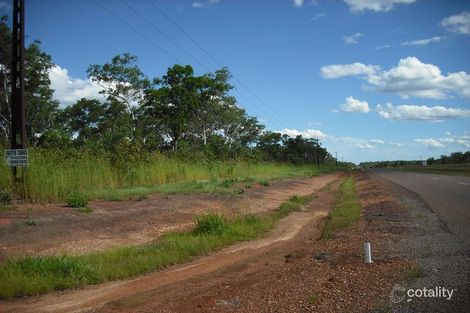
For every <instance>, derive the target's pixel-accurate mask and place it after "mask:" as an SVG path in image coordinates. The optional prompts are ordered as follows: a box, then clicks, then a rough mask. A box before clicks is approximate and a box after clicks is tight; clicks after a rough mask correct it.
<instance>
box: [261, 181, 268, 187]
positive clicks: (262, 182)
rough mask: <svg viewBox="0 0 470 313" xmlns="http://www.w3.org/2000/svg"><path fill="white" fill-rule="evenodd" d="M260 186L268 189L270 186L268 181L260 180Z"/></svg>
mask: <svg viewBox="0 0 470 313" xmlns="http://www.w3.org/2000/svg"><path fill="white" fill-rule="evenodd" d="M259 184H260V185H261V186H266V187H267V186H269V182H268V181H267V180H260V181H259Z"/></svg>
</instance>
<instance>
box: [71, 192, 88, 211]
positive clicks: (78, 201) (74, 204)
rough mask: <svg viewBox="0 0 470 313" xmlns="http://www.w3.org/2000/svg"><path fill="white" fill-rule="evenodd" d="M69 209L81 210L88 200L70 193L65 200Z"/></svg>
mask: <svg viewBox="0 0 470 313" xmlns="http://www.w3.org/2000/svg"><path fill="white" fill-rule="evenodd" d="M65 201H66V202H67V205H68V206H69V207H71V208H83V207H85V206H86V205H87V204H88V199H87V198H85V197H84V196H83V195H80V194H78V193H71V194H69V195H68V196H67V198H66V199H65Z"/></svg>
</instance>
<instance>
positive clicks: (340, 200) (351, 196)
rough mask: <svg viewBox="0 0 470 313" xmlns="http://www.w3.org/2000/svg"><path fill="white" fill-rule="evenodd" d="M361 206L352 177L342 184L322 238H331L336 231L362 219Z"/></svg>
mask: <svg viewBox="0 0 470 313" xmlns="http://www.w3.org/2000/svg"><path fill="white" fill-rule="evenodd" d="M361 210H362V207H361V204H360V203H359V201H358V200H357V196H356V188H355V185H354V179H353V177H352V176H349V177H348V178H346V180H345V181H344V182H343V183H342V184H341V186H340V188H339V191H338V193H337V194H336V201H335V206H334V208H333V210H332V211H331V212H330V214H329V216H328V221H327V222H326V225H325V227H324V228H323V232H322V237H323V238H331V235H332V233H333V232H334V231H335V230H338V229H342V228H346V227H348V226H349V225H351V224H352V223H354V222H355V221H357V220H358V219H359V218H360V217H361Z"/></svg>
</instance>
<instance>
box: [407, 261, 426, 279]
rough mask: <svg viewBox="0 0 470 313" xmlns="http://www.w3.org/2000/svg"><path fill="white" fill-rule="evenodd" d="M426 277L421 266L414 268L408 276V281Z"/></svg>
mask: <svg viewBox="0 0 470 313" xmlns="http://www.w3.org/2000/svg"><path fill="white" fill-rule="evenodd" d="M423 276H424V270H423V267H422V266H421V265H419V264H417V265H415V266H413V268H412V269H411V270H410V271H409V272H408V274H407V277H406V278H407V280H408V281H412V280H415V279H418V278H421V277H423Z"/></svg>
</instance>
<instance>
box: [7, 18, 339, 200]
mask: <svg viewBox="0 0 470 313" xmlns="http://www.w3.org/2000/svg"><path fill="white" fill-rule="evenodd" d="M9 25H10V23H9V21H8V20H7V18H6V17H2V18H1V20H0V38H2V42H5V43H7V44H5V45H2V46H1V47H0V65H1V66H0V71H2V73H3V74H4V75H0V86H1V87H0V154H1V155H3V154H4V149H6V148H8V147H9V142H10V140H9V138H10V137H11V136H10V135H11V134H10V130H11V110H10V103H9V101H10V100H9V99H10V96H11V95H10V90H11V88H10V87H11V81H10V80H9V77H10V76H9V75H8V73H9V72H10V68H9V67H10V64H11V62H10V60H9V59H8V56H11V46H10V45H9V44H8V43H10V42H11V36H12V34H11V29H10V26H9ZM25 50H26V52H25V77H26V80H25V91H26V92H25V103H26V116H25V120H26V126H27V127H26V133H27V141H28V142H27V146H28V149H29V155H30V158H29V163H30V166H29V167H28V169H27V174H26V175H25V179H24V181H25V186H20V187H18V188H15V187H16V186H12V179H11V176H10V170H9V169H8V168H7V167H6V166H5V165H4V164H3V162H1V163H2V164H1V165H0V190H7V191H8V192H10V193H12V196H13V198H17V197H18V196H20V197H25V198H26V199H27V200H29V201H33V202H49V201H66V200H67V197H69V194H78V195H80V196H82V197H85V198H88V199H89V200H91V199H95V198H101V199H103V198H104V199H109V198H110V199H115V200H119V199H125V198H126V197H128V196H131V197H132V196H134V195H135V196H136V197H144V196H145V195H146V194H148V193H151V192H160V191H162V192H178V191H180V190H182V191H193V190H196V191H213V190H214V188H218V187H219V184H220V183H223V182H224V181H225V180H227V179H237V180H238V179H242V180H243V179H247V178H253V179H255V180H257V181H258V182H259V183H260V184H262V185H269V182H268V181H269V180H270V179H272V178H280V177H286V176H290V175H309V173H313V174H316V173H318V170H317V169H315V168H314V165H317V166H319V165H326V164H330V166H332V164H335V163H336V162H335V159H334V158H333V157H332V155H331V154H330V153H329V152H328V151H327V150H326V149H325V148H324V147H322V146H321V144H320V142H319V140H318V139H314V138H304V137H302V136H297V137H295V138H294V137H290V136H288V135H285V134H282V133H279V132H273V131H268V130H266V127H265V125H263V124H262V123H261V122H260V121H259V120H258V119H257V118H256V117H254V116H251V115H249V114H248V112H247V111H246V110H245V109H244V108H243V106H242V105H241V104H239V103H238V101H237V99H236V98H235V97H234V96H233V95H232V94H231V91H232V89H233V88H234V87H233V86H232V85H231V83H230V81H231V78H232V75H231V73H230V71H229V70H228V68H225V67H224V68H221V69H218V70H216V71H214V72H210V73H196V72H195V71H194V69H193V68H192V67H191V66H190V65H180V64H175V65H173V66H171V67H169V68H168V69H167V70H166V72H165V73H164V74H163V75H162V76H159V77H147V76H146V75H145V74H144V72H143V71H142V70H141V69H140V68H139V66H138V65H137V57H136V56H134V55H130V54H128V53H122V54H119V55H116V56H115V57H113V58H112V59H111V60H109V61H108V62H106V63H104V64H90V65H89V66H88V68H87V74H88V78H89V79H90V80H92V81H93V82H95V83H96V84H98V85H100V86H101V88H102V90H101V91H100V93H101V94H102V95H103V97H102V98H101V99H87V98H82V99H79V100H77V101H75V102H74V103H59V102H58V101H57V100H55V99H54V97H53V90H52V88H51V82H50V78H49V72H50V70H51V69H53V68H54V66H55V65H54V63H53V60H52V57H51V56H50V55H48V54H47V53H45V52H44V51H42V50H41V46H40V42H39V41H33V42H32V43H31V44H30V45H29V46H27V47H25ZM201 181H203V182H201ZM206 181H209V183H207V182H206ZM221 190H222V189H221ZM236 192H242V189H237V190H236ZM14 193H17V194H14ZM18 193H21V194H18Z"/></svg>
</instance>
